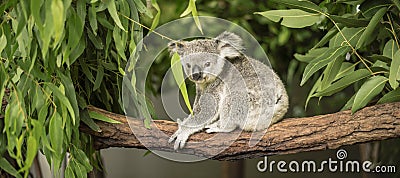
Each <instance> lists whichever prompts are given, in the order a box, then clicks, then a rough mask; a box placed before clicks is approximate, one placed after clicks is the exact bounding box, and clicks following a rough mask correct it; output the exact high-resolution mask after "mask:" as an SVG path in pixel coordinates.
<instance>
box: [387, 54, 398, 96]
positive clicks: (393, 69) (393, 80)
mask: <svg viewBox="0 0 400 178" xmlns="http://www.w3.org/2000/svg"><path fill="white" fill-rule="evenodd" d="M399 80H400V50H397V52H396V53H395V54H394V56H393V59H392V63H391V64H390V72H389V84H390V86H391V87H392V88H393V89H396V88H397V87H399Z"/></svg>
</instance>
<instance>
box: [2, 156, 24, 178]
mask: <svg viewBox="0 0 400 178" xmlns="http://www.w3.org/2000/svg"><path fill="white" fill-rule="evenodd" d="M0 168H1V169H2V170H4V171H6V172H7V173H9V174H11V175H12V176H14V177H17V178H21V177H22V176H21V175H20V174H19V173H18V171H17V170H16V169H15V168H14V167H13V166H12V165H11V164H10V162H8V161H7V160H6V158H3V157H2V158H0Z"/></svg>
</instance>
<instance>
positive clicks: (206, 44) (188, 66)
mask: <svg viewBox="0 0 400 178" xmlns="http://www.w3.org/2000/svg"><path fill="white" fill-rule="evenodd" d="M169 50H170V52H171V54H172V53H175V52H177V53H178V54H179V56H180V57H181V62H182V66H183V69H184V71H185V74H186V75H187V76H188V77H189V79H190V80H191V81H193V82H195V83H196V97H195V101H194V105H193V114H192V115H189V116H188V117H187V118H186V119H184V120H183V121H181V120H180V119H178V120H177V122H178V126H179V128H178V130H177V131H176V132H175V133H174V134H173V135H172V136H171V138H170V140H169V142H172V141H174V140H176V141H175V145H174V149H178V148H183V147H184V145H185V143H186V141H187V139H188V138H189V136H190V135H192V134H194V133H196V132H199V131H201V130H203V129H206V132H207V133H212V132H231V131H233V130H235V129H236V128H240V129H243V130H245V131H259V130H263V129H267V128H268V127H269V125H270V124H273V123H276V122H278V121H279V120H281V119H282V117H283V116H284V115H285V113H286V111H287V109H288V105H289V102H288V96H287V94H286V90H285V87H284V85H283V83H282V81H281V80H280V79H279V77H278V76H277V75H276V74H275V72H274V71H273V70H272V69H271V68H270V67H268V66H267V65H265V64H263V63H262V62H260V61H257V60H255V59H252V58H250V57H248V56H246V55H244V54H243V50H244V48H243V44H242V39H241V38H240V37H239V36H237V35H236V34H233V33H230V32H223V33H222V34H220V35H219V36H218V37H216V38H214V39H199V40H193V41H177V42H172V43H170V44H169Z"/></svg>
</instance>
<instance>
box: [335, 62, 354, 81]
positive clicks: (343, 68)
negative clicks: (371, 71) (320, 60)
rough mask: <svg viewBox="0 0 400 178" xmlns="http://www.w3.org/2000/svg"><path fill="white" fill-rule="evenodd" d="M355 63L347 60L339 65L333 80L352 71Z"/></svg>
mask: <svg viewBox="0 0 400 178" xmlns="http://www.w3.org/2000/svg"><path fill="white" fill-rule="evenodd" d="M355 67H356V66H355V65H354V64H352V63H349V62H343V63H342V66H340V69H339V73H338V74H337V75H336V77H335V79H334V80H337V79H340V78H342V77H344V76H347V75H349V74H351V73H353V72H354V69H355Z"/></svg>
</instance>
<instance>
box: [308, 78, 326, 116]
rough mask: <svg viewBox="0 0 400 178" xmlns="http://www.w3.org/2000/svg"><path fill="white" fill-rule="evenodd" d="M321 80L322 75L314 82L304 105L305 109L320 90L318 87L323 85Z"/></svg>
mask: <svg viewBox="0 0 400 178" xmlns="http://www.w3.org/2000/svg"><path fill="white" fill-rule="evenodd" d="M321 80H322V75H321V76H320V77H319V78H318V80H317V81H316V82H315V83H314V86H313V87H312V88H311V90H310V92H309V93H308V96H307V99H306V103H305V105H304V109H307V106H308V102H309V101H310V99H311V98H312V97H313V96H314V93H315V92H316V91H317V90H318V88H320V87H321Z"/></svg>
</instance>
